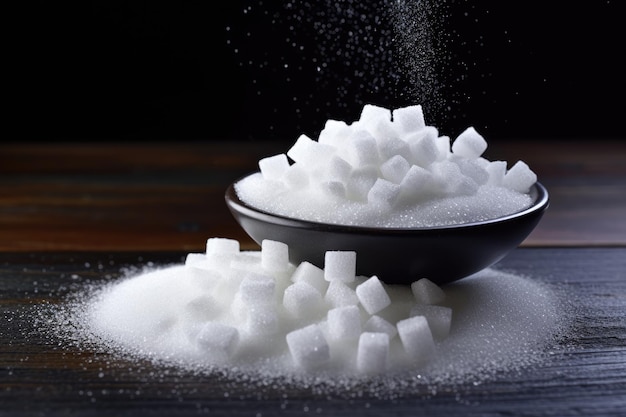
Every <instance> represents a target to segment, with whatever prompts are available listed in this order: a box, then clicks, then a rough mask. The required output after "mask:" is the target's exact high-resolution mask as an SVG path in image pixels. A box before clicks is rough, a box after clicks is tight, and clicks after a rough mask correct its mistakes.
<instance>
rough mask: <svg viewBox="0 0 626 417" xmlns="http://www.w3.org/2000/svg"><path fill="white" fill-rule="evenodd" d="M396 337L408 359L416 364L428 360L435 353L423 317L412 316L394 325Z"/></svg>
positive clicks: (433, 343) (430, 334)
mask: <svg viewBox="0 0 626 417" xmlns="http://www.w3.org/2000/svg"><path fill="white" fill-rule="evenodd" d="M396 327H397V328H398V336H400V340H401V341H402V346H403V347H404V350H405V352H406V353H407V354H408V355H409V357H410V358H411V359H412V360H414V361H418V362H422V361H424V360H426V359H428V358H429V357H430V356H431V355H433V354H434V352H435V341H434V340H433V335H432V333H431V332H430V328H429V327H428V321H427V320H426V317H424V316H414V317H411V318H408V319H403V320H400V321H399V322H398V323H396Z"/></svg>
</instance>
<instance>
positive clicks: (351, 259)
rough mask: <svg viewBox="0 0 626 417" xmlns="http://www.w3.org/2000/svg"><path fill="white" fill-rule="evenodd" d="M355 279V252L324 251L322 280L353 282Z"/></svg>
mask: <svg viewBox="0 0 626 417" xmlns="http://www.w3.org/2000/svg"><path fill="white" fill-rule="evenodd" d="M355 278H356V252H355V251H341V250H335V251H326V253H325V254H324V279H325V280H326V281H331V282H332V281H341V282H353V281H354V279H355Z"/></svg>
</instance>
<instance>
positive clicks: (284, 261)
mask: <svg viewBox="0 0 626 417" xmlns="http://www.w3.org/2000/svg"><path fill="white" fill-rule="evenodd" d="M261 266H262V267H263V269H265V270H267V271H273V272H280V271H285V270H287V269H288V268H289V246H287V244H286V243H283V242H279V241H276V240H270V239H264V240H263V241H262V242H261Z"/></svg>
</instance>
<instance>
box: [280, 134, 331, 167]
mask: <svg viewBox="0 0 626 417" xmlns="http://www.w3.org/2000/svg"><path fill="white" fill-rule="evenodd" d="M334 153H335V148H334V147H333V146H330V145H325V144H322V143H319V142H316V141H314V140H313V139H311V138H309V137H308V136H307V135H304V134H302V135H300V136H299V137H298V139H297V140H296V142H295V143H294V144H293V145H292V146H291V148H289V150H288V151H287V156H288V157H289V158H291V159H292V160H293V161H294V162H296V163H299V164H302V165H304V167H305V168H307V169H308V168H311V169H312V168H313V167H315V166H316V165H317V164H318V163H320V162H321V161H325V160H327V159H328V158H330V157H331V156H332V155H333V154H334Z"/></svg>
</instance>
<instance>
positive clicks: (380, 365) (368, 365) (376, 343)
mask: <svg viewBox="0 0 626 417" xmlns="http://www.w3.org/2000/svg"><path fill="white" fill-rule="evenodd" d="M388 363H389V336H387V334H386V333H370V332H364V333H362V334H361V335H360V337H359V344H358V348H357V354H356V366H357V370H358V371H359V372H362V373H367V374H377V373H382V372H384V371H385V370H386V369H387V366H388Z"/></svg>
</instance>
